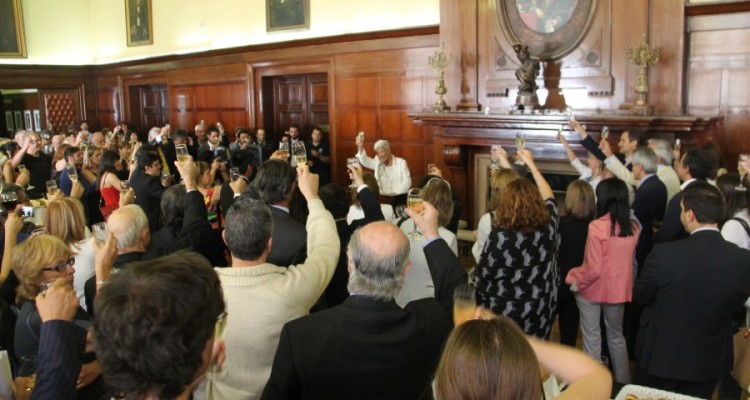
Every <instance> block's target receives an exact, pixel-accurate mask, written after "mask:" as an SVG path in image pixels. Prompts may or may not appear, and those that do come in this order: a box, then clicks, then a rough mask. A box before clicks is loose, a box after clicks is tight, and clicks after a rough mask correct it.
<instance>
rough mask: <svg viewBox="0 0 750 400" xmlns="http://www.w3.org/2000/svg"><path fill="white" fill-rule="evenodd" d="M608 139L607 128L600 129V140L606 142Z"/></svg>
mask: <svg viewBox="0 0 750 400" xmlns="http://www.w3.org/2000/svg"><path fill="white" fill-rule="evenodd" d="M608 137H609V127H608V126H604V127H602V140H607V138H608Z"/></svg>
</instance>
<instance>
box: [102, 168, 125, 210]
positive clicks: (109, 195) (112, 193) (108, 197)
mask: <svg viewBox="0 0 750 400" xmlns="http://www.w3.org/2000/svg"><path fill="white" fill-rule="evenodd" d="M107 174H108V172H106V173H105V174H104V176H105V177H106V176H107ZM101 181H102V183H103V182H104V178H102V180H101ZM99 192H101V194H102V199H104V205H106V206H109V207H111V208H112V209H113V210H116V209H118V208H120V191H119V190H117V188H116V187H114V186H110V187H106V188H105V187H102V188H99Z"/></svg>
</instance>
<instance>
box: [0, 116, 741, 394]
mask: <svg viewBox="0 0 750 400" xmlns="http://www.w3.org/2000/svg"><path fill="white" fill-rule="evenodd" d="M571 128H572V129H573V130H574V131H575V132H577V133H578V134H579V135H580V142H581V144H582V145H583V146H584V148H586V150H587V151H588V166H586V165H584V164H583V162H582V161H581V160H579V159H578V158H577V157H576V155H575V153H574V152H573V150H572V148H571V146H570V144H569V143H568V140H567V139H566V138H565V137H564V136H562V135H559V136H558V139H559V140H560V141H561V142H562V144H563V145H564V148H565V149H566V152H567V154H568V156H569V158H570V161H571V164H572V165H573V166H574V167H575V169H576V170H578V171H579V172H580V173H581V179H579V180H575V181H573V182H572V183H570V185H569V186H568V189H567V192H566V198H565V201H564V204H562V205H561V207H560V210H558V203H557V201H556V199H555V196H554V193H553V191H552V188H551V187H550V185H549V183H548V182H547V179H546V178H545V176H544V175H543V174H542V171H541V170H540V169H539V167H538V166H537V164H536V162H535V159H534V155H533V153H532V151H529V150H528V149H526V150H519V151H517V153H516V154H514V155H510V154H508V153H507V152H506V151H505V150H504V149H502V148H501V147H499V146H497V147H495V148H493V150H492V157H493V158H496V159H497V160H498V163H497V165H498V168H497V169H493V170H492V171H491V178H490V180H491V182H490V188H491V196H490V199H489V207H488V209H487V210H486V211H487V213H486V214H484V215H483V216H482V218H481V219H480V220H479V221H478V230H477V232H476V241H475V244H474V246H473V248H472V251H471V253H472V255H473V257H474V259H475V261H476V267H475V268H474V269H473V270H472V271H469V273H468V274H467V271H466V269H465V267H464V265H463V264H462V262H461V261H460V259H459V255H458V253H459V252H458V243H457V242H458V241H457V236H456V232H457V226H458V219H459V218H460V216H461V214H462V207H461V204H460V202H459V201H458V198H459V196H458V195H457V193H456V192H455V190H454V189H453V188H452V187H451V184H450V182H449V181H448V180H446V179H444V177H443V174H442V172H441V170H440V169H439V168H437V167H435V166H434V165H431V166H430V167H429V168H428V174H427V175H426V176H425V177H423V178H421V179H420V180H419V181H418V183H417V184H416V186H415V187H414V188H413V187H412V178H411V173H410V170H409V166H408V163H407V161H406V160H405V159H403V158H399V157H397V156H395V155H394V154H392V153H391V147H390V144H389V142H388V141H386V140H382V139H381V140H377V141H375V142H374V146H373V150H374V152H375V156H374V157H370V156H368V155H367V149H366V148H365V138H364V136H363V135H357V138H356V140H355V145H356V147H357V153H356V155H355V156H354V157H352V158H355V159H356V160H358V162H356V161H355V162H352V163H349V162H347V171H348V173H349V177H350V179H351V181H352V184H351V185H350V187H348V188H347V187H345V186H342V185H339V184H338V183H332V182H331V173H330V162H331V157H330V147H329V144H328V142H327V141H326V140H325V137H324V132H323V131H322V130H321V129H319V128H315V129H313V130H312V131H311V132H310V133H309V139H310V140H309V141H307V142H305V141H304V140H303V138H302V134H303V133H302V132H301V130H300V128H299V127H298V126H291V127H289V129H288V131H287V132H286V133H285V134H284V135H280V136H279V137H278V143H276V142H275V141H273V140H272V139H274V138H271V137H268V136H267V135H266V132H265V131H264V130H263V129H257V130H245V129H242V128H238V129H237V130H236V131H235V132H234V140H233V141H231V142H230V135H229V134H228V133H227V132H225V131H224V127H223V126H222V125H221V124H220V123H217V124H215V125H212V126H207V125H205V124H204V123H203V121H201V123H199V124H197V125H196V126H195V127H194V130H193V132H192V133H188V132H186V131H185V130H181V129H177V130H175V131H174V132H173V131H172V130H171V127H170V126H169V125H166V126H164V127H156V128H152V129H151V130H150V131H149V132H148V136H147V137H143V138H141V137H140V136H139V135H138V134H137V133H135V132H131V131H130V130H129V129H128V127H127V124H120V125H118V126H117V127H115V128H114V129H113V130H108V129H104V130H102V131H97V132H94V133H90V132H89V131H88V125H87V124H86V123H83V124H81V126H80V127H70V129H69V132H68V133H59V134H55V133H53V132H48V131H45V132H43V133H42V134H41V135H40V134H38V133H36V132H19V133H18V134H17V135H16V136H15V138H14V139H13V140H10V139H8V140H6V141H5V143H0V150H2V155H0V158H2V159H0V162H1V163H2V176H3V185H2V190H0V192H1V193H0V194H1V195H2V196H3V197H2V199H0V200H2V203H3V206H4V208H5V210H4V216H5V222H4V225H3V228H4V234H5V240H4V241H3V258H2V268H1V269H0V280H2V285H0V296H1V298H2V301H3V302H4V307H3V313H2V314H0V317H2V318H0V323H2V324H7V321H8V320H10V321H12V322H11V324H13V326H12V329H8V326H7V325H0V326H1V327H2V329H0V335H2V336H0V341H2V343H0V345H2V346H3V347H5V348H7V349H8V350H9V351H10V355H11V360H12V361H13V362H14V364H15V365H14V367H15V366H18V367H20V365H21V364H22V363H23V362H25V361H27V360H32V359H33V360H36V362H37V365H38V367H37V370H36V375H35V380H31V381H29V380H28V379H23V378H18V379H17V380H16V382H15V391H16V393H15V394H16V398H29V397H30V398H33V399H75V398H77V399H109V398H113V397H114V398H127V399H150V398H165V399H166V398H169V399H188V398H196V399H201V398H206V399H228V400H233V399H300V398H311V399H312V398H321V399H323V398H326V399H334V398H335V399H345V398H351V399H368V398H372V399H384V398H387V399H431V398H435V399H439V400H448V399H488V400H489V399H528V400H538V399H539V398H541V397H542V392H543V390H542V389H543V385H542V376H543V375H548V374H553V376H555V377H556V378H557V379H560V380H562V381H564V382H566V383H567V384H568V386H567V389H566V390H564V391H563V392H562V393H561V394H559V395H557V397H555V398H558V399H582V398H588V399H608V398H610V397H611V396H612V393H611V390H612V385H613V382H617V383H623V384H624V383H629V382H631V371H632V370H631V365H630V360H635V369H634V372H635V374H634V376H633V377H632V381H633V382H634V383H639V384H643V385H645V386H650V387H655V388H661V389H665V390H671V391H675V392H679V393H684V394H689V395H694V396H697V397H701V398H706V397H710V395H711V393H712V392H713V391H714V389H715V387H716V385H717V382H718V381H719V380H721V379H723V378H725V376H726V375H727V374H728V372H729V369H730V368H731V362H732V354H731V351H732V335H733V333H734V332H736V331H737V330H738V329H740V327H742V326H746V324H747V322H748V321H745V313H744V308H743V305H744V304H745V302H746V301H748V298H750V268H748V266H750V228H748V224H750V216H749V215H748V201H749V199H750V194H748V193H749V192H750V191H748V190H747V188H748V186H750V185H748V181H747V178H746V174H747V172H749V171H750V160H743V161H740V163H739V165H738V172H739V173H724V174H721V173H719V167H720V166H719V165H717V163H718V159H719V158H717V157H715V156H713V155H712V154H715V152H714V150H712V149H710V148H709V147H710V146H709V147H707V146H704V147H695V148H683V149H674V148H673V147H672V145H671V144H670V143H669V142H668V141H666V140H663V139H656V138H654V139H651V140H649V141H648V145H645V143H646V142H644V139H645V138H644V136H643V135H642V134H639V133H638V132H637V131H634V130H631V131H626V132H623V133H622V134H621V136H620V143H619V150H620V153H613V151H612V149H611V146H610V144H609V142H607V141H606V140H601V141H599V142H596V141H595V140H594V138H593V137H592V135H591V134H589V133H588V132H586V130H585V129H584V128H583V127H582V126H581V125H580V124H578V123H577V122H575V121H574V120H572V121H571ZM141 139H143V140H141ZM569 139H570V140H573V139H574V138H572V137H569ZM285 143H286V145H285ZM297 143H304V144H305V148H306V154H305V157H304V159H303V158H300V157H293V156H292V155H293V154H294V151H293V148H296V147H299V145H298V144H297ZM532 150H533V149H532ZM511 157H515V158H517V159H518V161H517V162H515V163H512V162H510V158H511ZM673 160H674V161H673ZM368 170H371V172H369V171H368ZM675 178H676V180H675ZM709 180H710V181H711V182H712V183H708V181H709ZM680 181H682V182H683V183H682V184H681V185H680V183H679V182H680ZM675 185H676V186H675ZM11 193H12V194H13V195H14V196H11V197H12V198H15V201H14V202H10V201H7V202H6V196H5V195H6V194H11ZM381 194H383V195H386V196H381ZM11 197H8V199H10V198H11ZM401 197H404V203H406V204H405V205H406V206H404V205H403V204H398V199H400V198H401ZM384 198H391V199H392V200H394V204H393V206H392V205H391V204H385V203H384V204H381V200H383V199H384ZM407 198H408V200H406V199H407ZM27 207H30V208H31V209H32V210H34V212H39V213H42V215H38V216H32V218H24V216H23V215H22V211H23V210H24V209H26V208H27ZM467 284H469V285H470V288H472V289H473V290H474V292H475V296H476V306H477V307H476V312H475V313H474V314H473V317H472V318H471V319H469V320H462V319H459V317H458V313H454V301H453V295H454V292H455V291H456V290H457V288H459V287H461V286H466V285H467ZM9 313H10V314H9ZM8 315H10V318H6V317H7V316H8ZM555 320H558V321H559V327H560V328H559V331H560V341H561V344H556V343H551V342H549V338H550V335H551V332H552V328H553V324H554V321H555ZM579 325H580V332H581V335H582V342H583V345H582V348H583V349H582V351H581V350H578V349H576V348H575V346H576V341H577V336H578V332H579ZM743 329H745V328H743ZM748 332H750V331H748ZM685 349H690V351H685ZM608 368H610V369H611V371H612V374H610V372H609V370H608ZM613 377H614V378H613ZM728 386H729V385H728ZM728 386H727V387H724V382H722V390H727V391H731V390H736V389H737V388H734V387H733V388H729V387H728ZM735 386H736V385H735Z"/></svg>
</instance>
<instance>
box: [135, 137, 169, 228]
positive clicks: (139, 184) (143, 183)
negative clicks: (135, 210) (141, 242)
mask: <svg viewBox="0 0 750 400" xmlns="http://www.w3.org/2000/svg"><path fill="white" fill-rule="evenodd" d="M161 168H162V166H161V159H160V158H159V155H158V154H157V153H156V152H154V151H147V150H146V149H141V152H140V154H138V169H139V170H140V171H136V172H138V173H137V174H136V173H133V175H132V176H131V177H130V187H132V188H133V191H135V204H137V205H139V206H141V208H142V209H143V212H145V213H146V216H147V217H148V226H149V230H150V231H151V232H156V231H157V230H158V229H159V226H161V223H160V217H161V209H160V207H159V205H160V203H161V195H162V193H164V188H166V187H167V186H169V185H171V183H172V178H171V177H166V178H165V179H161Z"/></svg>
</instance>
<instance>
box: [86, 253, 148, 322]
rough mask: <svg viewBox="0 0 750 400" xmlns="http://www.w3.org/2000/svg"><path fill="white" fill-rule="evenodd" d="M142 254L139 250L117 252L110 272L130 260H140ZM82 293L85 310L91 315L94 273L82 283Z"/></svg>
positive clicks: (94, 284)
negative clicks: (123, 252) (84, 300)
mask: <svg viewBox="0 0 750 400" xmlns="http://www.w3.org/2000/svg"><path fill="white" fill-rule="evenodd" d="M143 254H144V253H143V252H140V251H134V252H131V253H125V254H119V255H118V256H117V258H115V262H114V263H113V264H112V268H113V271H112V272H116V270H119V269H120V268H122V267H123V266H125V265H126V264H129V263H131V262H135V261H141V259H142V258H143ZM83 293H84V298H85V299H86V312H88V313H89V315H91V316H92V317H93V316H94V299H95V298H96V275H94V276H92V277H91V278H89V279H87V280H86V283H84V284H83Z"/></svg>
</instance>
